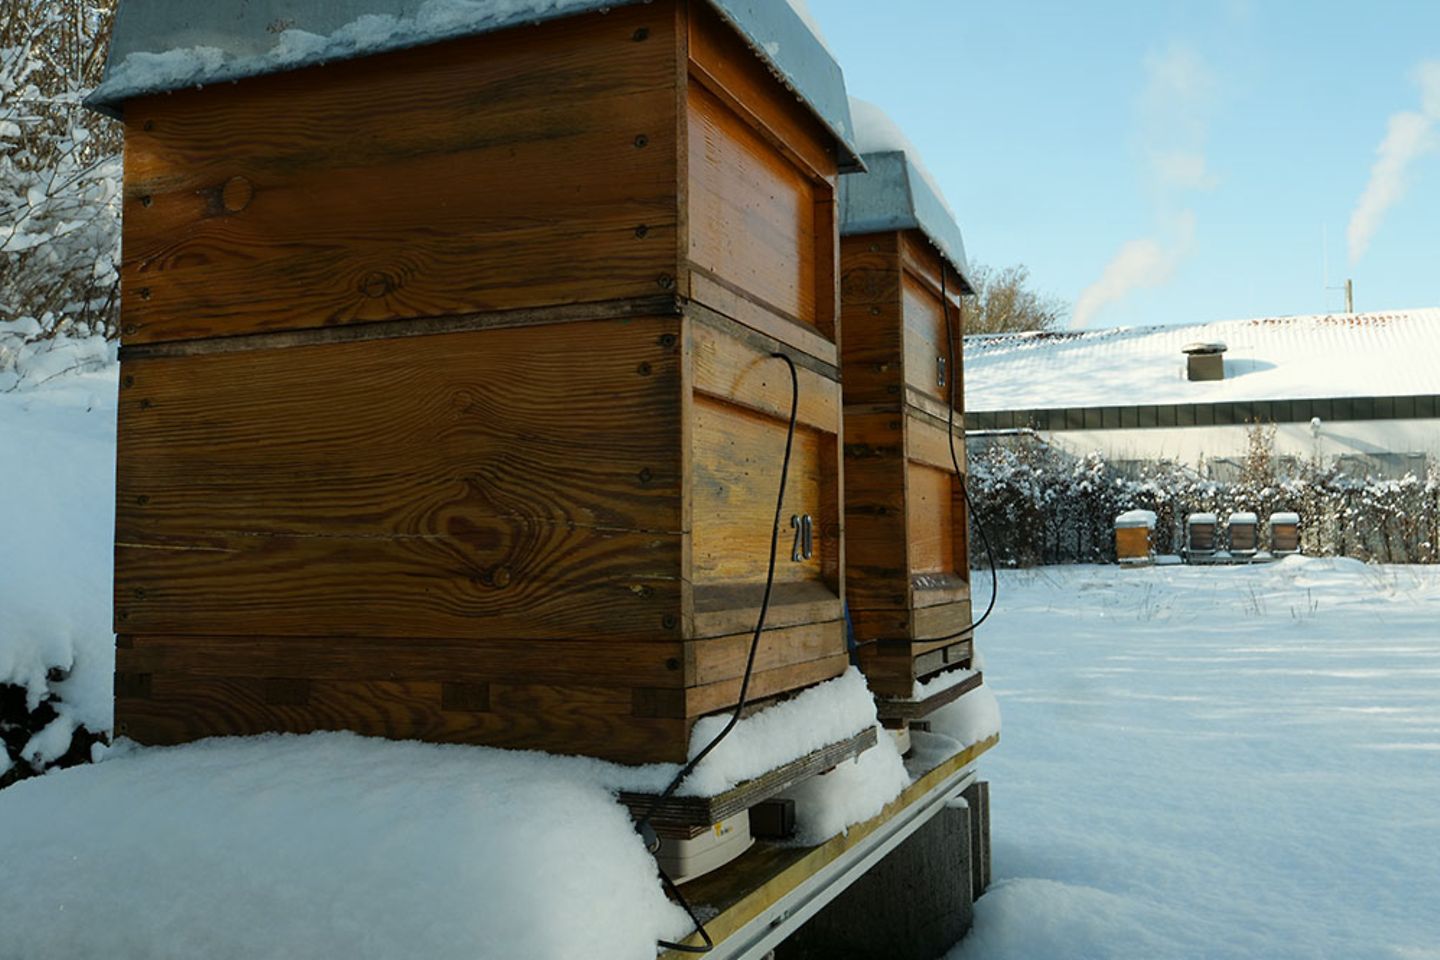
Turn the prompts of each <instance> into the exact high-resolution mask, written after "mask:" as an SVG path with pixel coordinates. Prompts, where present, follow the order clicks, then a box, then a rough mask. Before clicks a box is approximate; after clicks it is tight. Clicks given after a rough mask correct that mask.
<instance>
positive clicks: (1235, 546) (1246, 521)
mask: <svg viewBox="0 0 1440 960" xmlns="http://www.w3.org/2000/svg"><path fill="white" fill-rule="evenodd" d="M1225 525H1226V527H1228V528H1229V530H1230V552H1231V553H1233V554H1239V555H1242V556H1250V555H1252V554H1254V553H1255V552H1256V551H1257V550H1259V548H1260V543H1259V536H1258V532H1257V525H1256V519H1255V514H1253V513H1232V514H1230V516H1229V518H1228V519H1227V520H1226V521H1225Z"/></svg>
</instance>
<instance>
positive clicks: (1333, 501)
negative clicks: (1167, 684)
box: [970, 442, 1440, 566]
mask: <svg viewBox="0 0 1440 960" xmlns="http://www.w3.org/2000/svg"><path fill="white" fill-rule="evenodd" d="M1272 464H1273V461H1269V462H1261V463H1258V464H1256V466H1257V467H1258V469H1249V470H1246V471H1244V475H1243V476H1242V479H1240V480H1238V481H1236V482H1233V483H1223V482H1219V481H1215V480H1209V479H1205V478H1202V477H1201V476H1199V475H1198V474H1197V473H1196V472H1195V471H1193V470H1189V469H1186V468H1184V467H1180V466H1177V465H1174V464H1167V463H1156V464H1152V465H1150V466H1148V467H1147V468H1145V469H1144V470H1143V471H1142V472H1141V474H1140V476H1139V477H1138V478H1137V477H1135V476H1134V475H1133V472H1132V471H1131V470H1128V469H1127V470H1122V469H1120V468H1118V467H1116V466H1114V465H1112V464H1110V463H1108V462H1107V461H1106V460H1105V459H1104V458H1103V457H1101V456H1100V455H1098V454H1092V455H1090V456H1087V457H1080V458H1075V457H1069V456H1065V455H1063V454H1061V453H1059V452H1058V451H1056V450H1054V449H1053V448H1050V447H1046V446H1044V445H1042V444H1039V443H1024V442H1015V443H1008V444H995V445H991V446H989V447H988V448H986V449H982V450H972V451H971V454H970V494H971V497H972V498H973V500H974V508H975V509H974V519H975V520H977V521H978V522H980V523H982V524H983V525H984V527H985V533H986V534H987V535H988V537H989V539H990V543H991V546H992V547H993V549H994V551H995V559H996V562H997V563H999V564H1003V565H1005V566H1036V565H1039V564H1046V563H1090V562H1102V563H1103V562H1110V561H1113V560H1114V559H1115V534H1114V522H1115V518H1116V517H1117V516H1119V515H1120V514H1122V513H1124V512H1125V511H1127V510H1134V509H1141V510H1151V511H1154V512H1155V514H1156V518H1157V521H1156V524H1155V532H1154V536H1155V546H1156V549H1157V550H1158V551H1159V552H1161V553H1178V552H1179V551H1180V548H1181V546H1182V543H1183V537H1182V533H1181V525H1182V524H1183V522H1184V518H1185V516H1186V515H1187V514H1189V513H1195V512H1211V513H1215V514H1217V515H1218V516H1219V517H1220V519H1221V520H1222V521H1223V520H1224V518H1225V517H1227V516H1228V515H1229V514H1231V513H1237V512H1242V511H1249V512H1252V513H1255V514H1257V515H1258V516H1259V518H1260V523H1261V531H1260V533H1261V543H1262V544H1266V543H1268V542H1269V530H1268V526H1267V523H1266V521H1267V518H1268V517H1269V516H1270V515H1271V514H1272V513H1277V512H1284V511H1293V512H1294V513H1297V514H1299V516H1300V538H1301V547H1302V549H1303V551H1304V552H1305V553H1307V554H1309V555H1312V556H1347V557H1355V558H1357V559H1360V560H1366V561H1373V562H1377V563H1435V562H1437V561H1440V547H1437V545H1440V529H1437V527H1440V470H1437V467H1436V465H1435V464H1433V463H1432V464H1431V465H1430V467H1429V469H1428V470H1427V475H1426V476H1425V477H1418V476H1415V475H1414V474H1410V475H1407V476H1405V477H1404V478H1402V479H1399V480H1393V479H1381V478H1375V477H1360V476H1353V475H1349V474H1346V473H1345V472H1343V471H1342V470H1341V469H1340V468H1339V467H1338V466H1336V465H1333V464H1330V465H1325V464H1318V463H1308V464H1303V465H1301V466H1300V467H1299V468H1298V470H1295V471H1292V472H1290V473H1289V474H1288V475H1281V474H1279V472H1278V471H1277V469H1276V468H1275V467H1274V466H1273V465H1272ZM972 542H973V543H974V544H975V548H974V549H972V550H971V557H972V563H974V564H976V565H983V564H985V563H986V556H985V552H984V550H983V549H982V548H981V547H980V540H979V538H978V536H976V537H975V538H974V539H973V540H972Z"/></svg>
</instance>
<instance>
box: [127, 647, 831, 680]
mask: <svg viewBox="0 0 1440 960" xmlns="http://www.w3.org/2000/svg"><path fill="white" fill-rule="evenodd" d="M124 636H125V637H126V638H127V643H126V644H124V645H118V649H117V650H116V670H118V671H121V672H124V673H155V674H172V673H173V674H188V675H191V676H196V677H252V678H262V677H274V676H282V675H283V676H298V677H307V678H310V679H314V680H412V681H414V680H420V681H432V682H436V683H438V682H442V681H446V682H455V683H488V682H500V681H506V680H514V679H517V678H523V679H525V680H527V681H529V682H531V683H540V684H550V685H566V684H581V685H587V686H616V687H624V688H626V689H629V688H631V687H635V686H646V687H680V686H682V685H683V684H684V683H685V682H686V662H687V657H690V656H693V654H692V653H690V652H689V651H688V650H687V649H686V647H687V646H689V645H683V644H681V643H679V642H672V643H657V642H655V641H643V642H630V643H625V642H619V641H613V640H608V639H606V638H604V637H600V638H597V639H586V640H513V639H511V640H461V639H455V638H434V637H358V636H356V637H345V636H323V637H257V636H232V637H216V636H170V635H153V634H133V635H132V634H126V635H124ZM725 639H727V640H728V639H729V638H725ZM710 642H712V641H706V643H710ZM597 643H603V644H604V646H603V648H602V647H599V646H597ZM762 649H763V648H762ZM805 652H806V653H808V652H810V651H809V650H808V649H807V650H805ZM717 653H718V651H717ZM786 653H788V650H786V649H784V648H782V649H780V650H777V651H773V652H767V656H766V658H765V659H764V660H763V661H762V663H763V664H764V667H765V668H766V669H768V668H770V667H771V666H774V665H776V664H777V663H780V662H783V659H781V658H782V657H783V656H784V655H785V654H786ZM717 659H718V657H717ZM741 666H742V669H743V663H742V665H741ZM712 672H714V673H717V674H718V673H720V672H722V669H720V668H718V667H717V668H716V669H714V670H713V671H712ZM714 679H720V677H718V676H713V677H712V676H710V675H709V674H707V676H706V680H707V681H710V682H713V680H714Z"/></svg>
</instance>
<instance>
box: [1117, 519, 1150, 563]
mask: <svg viewBox="0 0 1440 960" xmlns="http://www.w3.org/2000/svg"><path fill="white" fill-rule="evenodd" d="M1115 553H1116V555H1117V556H1118V557H1119V558H1120V559H1121V560H1144V559H1146V558H1147V557H1149V556H1150V531H1149V530H1147V529H1146V528H1145V527H1119V528H1117V529H1116V531H1115Z"/></svg>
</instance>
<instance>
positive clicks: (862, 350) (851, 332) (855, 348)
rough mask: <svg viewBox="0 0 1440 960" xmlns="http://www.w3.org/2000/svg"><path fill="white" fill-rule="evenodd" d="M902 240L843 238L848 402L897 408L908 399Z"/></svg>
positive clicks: (886, 235) (851, 407) (842, 290)
mask: <svg viewBox="0 0 1440 960" xmlns="http://www.w3.org/2000/svg"><path fill="white" fill-rule="evenodd" d="M898 245H899V238H898V235H897V234H895V233H881V234H866V235H860V236H850V237H845V238H843V239H842V240H841V254H840V304H841V328H842V330H843V331H844V349H843V365H844V368H845V379H844V383H845V405H846V409H847V412H848V411H851V410H855V409H857V408H858V406H859V405H861V404H868V405H885V406H886V407H888V409H892V410H898V409H899V408H900V404H901V402H902V400H903V397H902V395H901V389H900V387H901V384H902V383H903V380H904V368H903V365H902V361H901V353H902V332H903V329H904V327H903V322H902V312H901V311H902V306H901V298H900V284H899V278H900V254H899V246H898Z"/></svg>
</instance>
